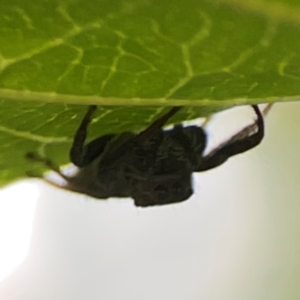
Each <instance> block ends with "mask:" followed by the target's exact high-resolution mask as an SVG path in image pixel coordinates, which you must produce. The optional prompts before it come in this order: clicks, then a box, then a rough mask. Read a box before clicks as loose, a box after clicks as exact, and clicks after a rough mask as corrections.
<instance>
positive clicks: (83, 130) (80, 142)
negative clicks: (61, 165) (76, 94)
mask: <svg viewBox="0 0 300 300" xmlns="http://www.w3.org/2000/svg"><path fill="white" fill-rule="evenodd" d="M96 109H97V106H96V105H91V106H89V108H88V110H87V112H86V114H85V116H84V117H83V119H82V121H81V123H80V125H79V127H78V129H77V131H76V133H75V136H74V140H73V144H72V147H71V149H70V161H71V162H72V163H73V164H74V165H75V166H77V167H80V168H81V167H85V166H87V165H88V164H90V163H91V162H92V161H93V160H94V159H95V158H96V157H97V156H99V154H100V153H102V152H103V150H104V148H105V146H106V145H107V143H108V142H109V141H110V140H111V139H112V138H113V137H114V136H115V135H114V134H107V135H104V136H101V137H99V138H97V139H95V140H93V141H91V142H90V143H88V144H87V145H84V142H85V140H86V136H87V128H88V126H89V124H90V122H91V120H92V116H93V114H94V112H95V111H96Z"/></svg>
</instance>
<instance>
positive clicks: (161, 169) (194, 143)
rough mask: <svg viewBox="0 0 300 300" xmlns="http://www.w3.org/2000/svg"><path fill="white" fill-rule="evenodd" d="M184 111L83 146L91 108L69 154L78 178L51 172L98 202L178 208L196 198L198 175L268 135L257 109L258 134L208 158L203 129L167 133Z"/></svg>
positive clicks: (236, 140)
mask: <svg viewBox="0 0 300 300" xmlns="http://www.w3.org/2000/svg"><path fill="white" fill-rule="evenodd" d="M179 109H180V107H174V108H172V109H171V110H170V111H169V112H168V113H166V114H165V115H164V116H162V117H161V118H160V119H158V120H156V121H155V122H154V123H153V124H151V125H150V126H149V127H148V128H147V129H145V130H144V131H142V132H140V133H132V132H124V133H121V134H108V135H104V136H101V137H99V138H97V139H95V140H93V141H92V142H90V143H88V144H87V145H84V141H85V139H86V135H87V127H88V125H89V123H90V121H91V118H92V114H93V113H94V111H95V110H96V106H90V107H89V109H88V111H87V113H86V115H85V117H84V119H83V120H82V122H81V124H80V126H79V128H78V130H77V132H76V134H75V138H74V142H73V145H72V148H71V150H70V159H71V162H72V163H73V164H74V165H76V166H77V167H78V172H77V173H76V174H75V175H74V176H72V177H71V176H70V177H68V176H66V175H65V174H63V173H61V172H60V170H59V169H58V168H53V167H52V169H54V170H55V171H56V172H57V173H59V175H60V176H62V177H63V178H64V179H65V180H66V182H67V185H66V186H64V188H66V189H69V190H72V191H75V192H79V193H83V194H87V195H90V196H92V197H95V198H100V199H103V198H108V197H132V198H133V199H134V203H135V205H136V206H142V207H146V206H153V205H163V204H170V203H177V202H181V201H184V200H187V199H188V198H189V197H190V196H191V195H192V194H193V184H192V174H193V172H201V171H206V170H209V169H212V168H215V167H217V166H219V165H221V164H222V163H224V162H225V161H226V160H227V159H228V158H229V157H231V156H233V155H236V154H239V153H242V152H245V151H247V150H249V149H251V148H253V147H255V146H256V145H258V144H259V143H260V141H261V140H262V138H263V135H264V122H263V117H262V114H261V112H260V110H259V108H258V107H257V106H255V105H254V106H253V109H254V111H255V113H256V115H257V120H256V126H257V130H256V132H255V133H253V132H249V133H247V135H246V137H245V136H244V135H245V130H243V131H241V132H240V133H238V134H237V135H235V136H234V137H233V138H232V139H230V140H229V141H227V142H226V143H224V144H223V145H221V146H219V147H218V148H217V149H215V150H214V151H213V152H211V153H210V154H208V155H206V156H204V155H203V152H204V150H205V148H206V144H207V135H206V133H205V132H204V130H203V128H201V127H198V126H187V127H183V126H182V125H175V126H174V128H173V129H170V130H163V129H162V127H163V126H164V124H165V123H166V122H167V121H168V119H169V118H170V117H171V116H173V115H174V114H175V113H176V112H177V111H178V110H179ZM242 133H243V134H242ZM46 161H47V162H48V165H49V166H50V165H51V166H53V164H52V163H49V162H50V160H46ZM52 183H53V182H52Z"/></svg>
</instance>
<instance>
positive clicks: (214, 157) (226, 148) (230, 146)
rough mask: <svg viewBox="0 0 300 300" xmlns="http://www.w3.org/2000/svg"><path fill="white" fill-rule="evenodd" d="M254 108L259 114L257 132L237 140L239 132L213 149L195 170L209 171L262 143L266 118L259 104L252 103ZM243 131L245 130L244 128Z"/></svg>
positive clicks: (257, 114)
mask: <svg viewBox="0 0 300 300" xmlns="http://www.w3.org/2000/svg"><path fill="white" fill-rule="evenodd" d="M252 108H253V109H254V111H255V113H256V116H257V120H256V122H255V123H256V125H257V132H256V133H254V134H252V135H250V136H246V137H244V138H242V139H239V140H236V139H235V138H234V137H235V136H238V135H239V133H238V134H237V135H235V136H234V137H233V138H232V139H230V140H228V141H227V142H226V143H224V144H223V145H221V146H220V147H218V148H217V149H215V150H214V151H212V153H210V154H208V155H207V156H205V157H203V159H202V160H201V161H200V164H199V165H198V166H197V168H196V169H195V170H194V171H195V172H201V171H207V170H210V169H213V168H215V167H218V166H220V165H221V164H223V163H224V162H225V161H226V160H227V159H228V158H230V157H231V156H234V155H236V154H240V153H243V152H246V151H248V150H250V149H252V148H254V147H256V146H257V145H258V144H260V142H261V141H262V139H263V137H264V119H263V115H262V113H261V112H260V110H259V108H258V106H257V105H252ZM242 131H244V129H243V130H242ZM242 131H241V132H242Z"/></svg>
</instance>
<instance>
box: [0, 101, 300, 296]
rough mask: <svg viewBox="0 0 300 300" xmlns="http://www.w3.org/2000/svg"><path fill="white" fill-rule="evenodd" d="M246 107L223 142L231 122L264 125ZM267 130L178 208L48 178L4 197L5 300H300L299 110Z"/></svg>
mask: <svg viewBox="0 0 300 300" xmlns="http://www.w3.org/2000/svg"><path fill="white" fill-rule="evenodd" d="M237 110H238V109H235V112H232V111H231V112H228V113H225V114H223V115H222V116H221V117H220V118H218V121H217V122H215V123H218V124H219V125H218V128H219V129H217V130H214V132H215V133H214V135H213V137H212V139H213V140H214V141H215V142H218V141H220V140H222V139H224V132H225V131H224V127H226V126H227V124H229V123H230V122H229V121H230V120H232V119H234V122H231V123H232V124H231V125H230V126H229V125H228V126H227V127H228V128H227V129H226V132H229V133H231V132H236V131H237V130H238V129H239V128H241V127H243V126H241V124H247V122H249V121H251V118H253V112H252V111H251V109H250V108H249V107H248V108H243V111H246V113H245V114H241V113H239V112H240V110H238V111H239V112H237ZM233 116H234V117H233ZM219 119H220V120H219ZM266 127H267V128H266V138H265V140H264V141H263V143H262V144H261V145H260V146H259V147H257V148H256V149H254V150H252V151H249V152H247V153H245V154H243V155H239V156H236V157H235V158H232V159H230V161H228V162H227V163H226V164H224V165H223V166H221V167H219V168H217V169H215V170H212V171H209V172H206V173H201V174H197V175H196V176H195V189H196V195H194V196H193V197H192V198H191V199H190V200H189V201H187V202H185V203H181V204H177V205H170V206H165V207H155V208H147V209H138V208H136V207H134V206H133V203H132V201H131V200H129V199H128V200H109V201H95V200H93V199H91V198H87V197H85V196H81V195H74V194H72V193H68V192H64V191H60V190H57V189H53V188H52V187H50V186H48V185H46V184H44V183H42V182H38V181H31V182H30V183H29V184H28V183H27V184H26V183H20V184H19V185H17V186H14V187H11V188H8V189H5V190H3V191H2V192H0V280H2V281H1V282H0V299H1V300H40V299H41V300H66V299H72V300H81V299H82V300H94V299H103V300H104V299H105V300H119V299H128V300H129V299H130V300H135V299H136V300H144V299H145V300H148V299H149V300H150V299H151V300H152V299H155V300H160V299H161V300H194V299H195V300H199V299H201V300H202V299H204V300H211V299H214V300H225V299H226V300H227V299H228V300H241V299H242V300H260V299H261V300H266V299H268V300H275V299H280V300H282V299H289V300H293V299H295V300H296V299H297V300H298V299H300V286H299V283H300V180H299V173H300V103H289V104H277V105H276V106H275V107H274V109H273V110H272V111H271V112H270V114H269V116H268V117H267V120H266ZM212 130H213V128H212ZM226 134H227V133H226ZM225 136H226V135H225Z"/></svg>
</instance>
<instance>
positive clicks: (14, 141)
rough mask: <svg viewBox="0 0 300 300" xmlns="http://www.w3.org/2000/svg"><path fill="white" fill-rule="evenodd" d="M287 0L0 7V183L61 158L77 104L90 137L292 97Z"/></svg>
mask: <svg viewBox="0 0 300 300" xmlns="http://www.w3.org/2000/svg"><path fill="white" fill-rule="evenodd" d="M299 28H300V3H299V1H296V0H286V1H284V0H281V1H280V0H278V1H274V0H244V1H240V0H219V1H217V0H215V1H208V0H207V1H204V0H172V1H161V0H122V1H121V0H89V1H83V0H51V1H48V0H30V1H23V0H9V1H8V0H2V1H1V3H0V103H1V111H0V144H1V151H0V171H1V172H0V184H1V185H3V184H6V183H8V182H10V181H12V180H15V179H17V178H22V177H24V176H25V171H26V170H28V171H30V170H32V169H35V168H36V166H34V164H32V163H31V162H28V161H27V160H26V159H25V158H24V156H25V154H26V152H28V151H39V152H40V153H44V154H46V155H48V156H50V157H51V158H53V159H54V160H55V161H57V162H58V163H66V162H67V161H68V150H69V147H70V143H71V141H72V136H73V133H74V130H75V129H76V127H77V126H78V123H79V122H80V119H81V117H82V115H83V114H84V112H85V109H86V108H85V107H83V106H82V105H85V106H86V105H89V104H98V105H99V106H100V108H99V110H98V115H97V117H96V121H95V122H94V123H93V125H92V128H91V132H90V137H95V136H97V135H101V134H103V133H107V132H120V131H123V130H140V129H142V128H144V127H145V126H147V125H148V124H149V123H150V122H151V121H152V120H153V119H155V118H156V117H157V116H158V115H159V114H160V113H162V111H163V109H164V107H166V106H173V105H184V106H188V108H185V109H184V110H183V111H182V112H181V113H180V114H178V116H177V119H173V122H174V121H176V120H177V121H180V120H185V119H191V118H195V117H197V116H204V115H207V114H209V113H212V112H215V111H218V110H221V109H225V108H228V107H231V106H234V105H242V104H250V103H262V102H275V101H292V100H297V99H298V98H299V94H300V84H299V79H300V55H299V49H300V29H299Z"/></svg>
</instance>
